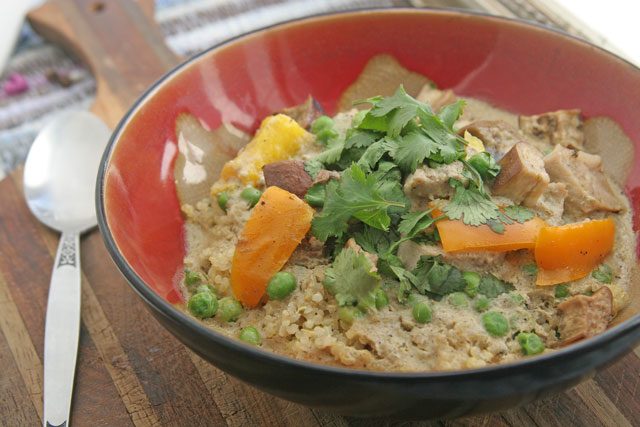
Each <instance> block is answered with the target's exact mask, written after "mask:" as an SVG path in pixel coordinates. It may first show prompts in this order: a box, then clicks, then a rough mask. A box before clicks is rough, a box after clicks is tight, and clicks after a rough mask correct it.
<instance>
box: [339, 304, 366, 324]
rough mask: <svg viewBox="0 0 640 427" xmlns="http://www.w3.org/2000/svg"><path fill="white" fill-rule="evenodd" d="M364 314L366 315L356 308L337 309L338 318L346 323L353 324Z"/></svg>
mask: <svg viewBox="0 0 640 427" xmlns="http://www.w3.org/2000/svg"><path fill="white" fill-rule="evenodd" d="M365 314H366V313H365V312H364V311H362V310H360V309H359V308H358V307H352V306H345V307H338V317H339V318H340V320H342V321H343V322H346V323H353V322H354V321H355V320H356V319H358V318H360V317H363V316H364V315H365Z"/></svg>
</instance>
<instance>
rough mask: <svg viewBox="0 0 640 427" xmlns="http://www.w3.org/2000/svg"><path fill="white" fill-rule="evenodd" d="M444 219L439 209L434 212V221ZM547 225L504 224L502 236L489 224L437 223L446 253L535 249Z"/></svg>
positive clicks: (534, 220) (538, 222)
mask: <svg viewBox="0 0 640 427" xmlns="http://www.w3.org/2000/svg"><path fill="white" fill-rule="evenodd" d="M441 215H442V211H441V210H440V209H439V208H434V210H433V213H432V216H433V217H434V218H436V217H439V216H441ZM546 225H547V224H546V223H545V222H544V221H543V220H541V219H540V218H538V217H534V218H532V219H530V220H529V221H525V222H523V223H519V222H514V223H513V224H505V230H504V233H503V234H499V233H496V232H495V231H493V230H492V229H491V227H489V226H488V225H486V224H483V225H479V226H473V225H467V224H465V223H464V222H462V220H460V219H441V220H439V221H436V227H437V228H438V233H439V234H440V241H441V242H442V247H443V248H444V250H445V251H446V252H461V251H472V250H485V251H492V252H507V251H515V250H518V249H533V248H535V246H536V239H537V237H538V233H539V232H540V230H541V229H542V228H543V227H546Z"/></svg>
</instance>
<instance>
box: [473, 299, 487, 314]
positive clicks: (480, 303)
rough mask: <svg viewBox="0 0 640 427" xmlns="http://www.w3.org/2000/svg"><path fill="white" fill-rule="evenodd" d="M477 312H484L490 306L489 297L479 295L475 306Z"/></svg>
mask: <svg viewBox="0 0 640 427" xmlns="http://www.w3.org/2000/svg"><path fill="white" fill-rule="evenodd" d="M473 307H474V308H475V309H476V311H477V312H479V313H482V312H483V311H485V310H486V309H488V308H489V298H487V297H486V296H484V295H478V297H477V298H476V300H475V304H474V306H473Z"/></svg>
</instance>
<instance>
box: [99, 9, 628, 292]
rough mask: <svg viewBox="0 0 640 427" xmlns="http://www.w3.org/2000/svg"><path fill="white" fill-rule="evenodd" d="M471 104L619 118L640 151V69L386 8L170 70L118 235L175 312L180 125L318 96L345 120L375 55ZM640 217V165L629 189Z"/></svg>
mask: <svg viewBox="0 0 640 427" xmlns="http://www.w3.org/2000/svg"><path fill="white" fill-rule="evenodd" d="M380 53H387V54H391V55H393V56H394V57H395V58H396V59H398V61H399V62H400V63H401V64H403V65H404V66H405V67H406V68H408V69H410V70H413V71H416V72H419V73H422V74H424V75H426V76H428V77H430V78H431V79H433V80H434V81H435V82H436V83H437V84H438V85H439V86H440V87H441V88H451V89H453V90H454V91H455V92H456V93H458V94H459V95H465V96H472V97H477V98H481V99H484V100H487V101H490V102H491V103H493V104H494V105H497V106H500V107H503V108H507V109H510V110H512V111H514V112H517V113H523V114H534V113H540V112H544V111H550V110H555V109H561V108H581V109H582V111H583V114H584V116H585V117H590V116H598V115H605V116H609V117H611V118H613V119H615V120H616V121H617V122H618V123H620V125H621V126H622V127H623V129H624V130H625V131H626V133H627V134H628V135H629V136H630V137H631V139H632V140H633V141H634V142H635V145H636V152H638V151H639V150H638V148H639V147H638V144H640V120H638V118H637V116H638V113H640V70H639V69H637V68H635V67H634V66H632V65H630V64H628V63H627V62H625V61H623V60H621V59H619V58H617V57H615V56H613V55H610V54H607V53H605V52H603V51H602V50H600V49H598V48H596V47H593V46H591V45H589V44H587V43H584V42H581V41H578V40H576V39H573V38H571V37H569V36H565V35H561V34H559V33H556V32H552V31H549V30H545V29H543V28H540V27H536V26H532V25H527V24H524V23H521V22H518V21H510V20H506V19H500V18H493V17H487V16H482V15H470V14H464V13H460V12H452V11H425V10H386V11H366V12H353V13H346V14H338V15H329V16H322V17H316V18H312V19H307V20H302V21H296V22H293V23H288V24H284V25H281V26H276V27H273V28H269V29H266V30H262V31H259V32H256V33H253V34H251V35H248V36H244V37H241V38H239V39H236V40H233V41H231V42H229V43H226V44H224V45H222V46H219V47H216V48H213V49H211V50H209V51H207V52H205V53H204V54H202V55H200V56H199V57H197V58H195V59H192V60H191V61H189V62H188V63H187V64H185V65H183V66H182V67H179V68H178V69H177V70H175V71H173V72H171V73H169V74H168V75H167V76H166V77H165V78H164V79H163V80H161V81H160V82H159V83H158V84H157V85H156V87H155V88H154V89H152V90H151V91H149V92H148V93H147V94H146V95H145V96H144V97H143V98H142V100H141V101H140V102H139V103H138V104H137V106H136V107H134V108H133V109H132V111H131V112H130V113H129V114H128V115H127V116H126V117H125V118H124V119H123V121H122V122H121V125H120V126H119V128H118V130H117V131H116V133H115V134H114V138H113V140H112V143H111V146H110V155H109V156H108V158H107V160H106V161H107V165H106V171H105V177H104V187H103V189H104V193H103V194H104V199H103V203H104V205H103V209H104V213H105V217H106V222H107V225H108V228H109V230H110V232H111V234H112V236H113V240H114V241H115V243H116V245H117V247H118V249H119V251H120V252H121V254H122V255H123V257H124V259H125V260H126V262H127V263H128V264H129V265H130V266H131V268H132V269H133V270H134V271H135V272H136V273H137V274H138V275H139V276H140V278H142V279H143V280H144V281H145V282H146V283H147V284H148V285H149V286H150V287H151V288H152V289H154V290H155V291H156V292H157V293H158V294H159V295H160V296H162V297H163V298H165V299H166V300H167V301H169V302H172V303H173V302H177V301H179V300H180V295H179V291H178V287H177V281H178V279H179V277H180V276H181V273H182V268H183V267H182V261H183V256H184V252H185V245H184V230H183V220H182V217H181V213H180V210H179V205H178V200H177V196H176V193H175V188H174V182H173V163H174V160H175V157H176V154H177V151H178V150H177V137H176V135H175V133H174V121H175V119H176V117H177V115H178V114H180V113H182V112H190V113H192V114H194V115H195V116H196V117H199V118H200V119H201V120H202V121H204V122H205V123H206V124H207V125H208V126H209V127H210V128H211V129H214V128H216V127H218V126H219V125H220V124H221V123H222V122H232V123H233V124H234V125H236V126H237V127H239V128H241V129H244V130H246V131H249V132H252V131H254V130H255V128H256V127H257V125H258V124H259V122H260V120H261V119H262V118H263V117H264V116H266V115H268V114H270V113H271V112H273V111H276V110H278V109H281V108H283V107H285V106H290V105H294V104H297V103H300V102H302V101H304V99H305V98H306V97H307V95H309V94H312V95H313V96H314V97H315V98H316V99H318V100H319V101H320V103H321V104H322V105H323V107H324V108H325V110H326V111H327V112H328V113H329V114H331V113H334V112H335V110H336V104H337V100H338V98H339V96H340V94H341V93H342V92H343V91H344V90H345V89H346V88H347V87H348V86H349V85H350V84H351V83H352V82H353V81H354V80H355V79H356V77H357V76H358V74H359V73H360V71H361V70H362V68H363V67H364V65H365V64H366V62H367V61H368V60H369V59H370V58H371V57H372V56H374V55H376V54H380ZM626 191H627V193H628V194H629V195H630V196H631V200H632V204H633V206H634V212H636V214H635V216H634V222H635V223H636V224H640V221H638V216H637V212H640V164H638V161H637V160H636V161H635V162H634V166H633V170H632V172H631V174H630V176H629V179H628V181H627V184H626Z"/></svg>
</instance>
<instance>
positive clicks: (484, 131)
mask: <svg viewBox="0 0 640 427" xmlns="http://www.w3.org/2000/svg"><path fill="white" fill-rule="evenodd" d="M464 131H469V133H470V134H471V135H473V136H475V137H478V138H480V139H481V140H482V143H483V144H484V148H485V149H486V150H487V151H488V152H490V153H491V154H493V156H494V157H495V158H496V159H498V160H499V159H501V158H502V156H504V155H505V153H506V152H507V151H509V150H511V147H513V146H514V145H516V144H517V143H518V142H520V141H522V135H520V133H519V132H518V129H516V128H514V127H513V126H511V125H510V124H509V123H507V122H504V121H502V120H479V121H477V122H473V123H470V124H468V125H467V126H464V127H462V128H460V130H459V131H458V133H459V134H460V135H464Z"/></svg>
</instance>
